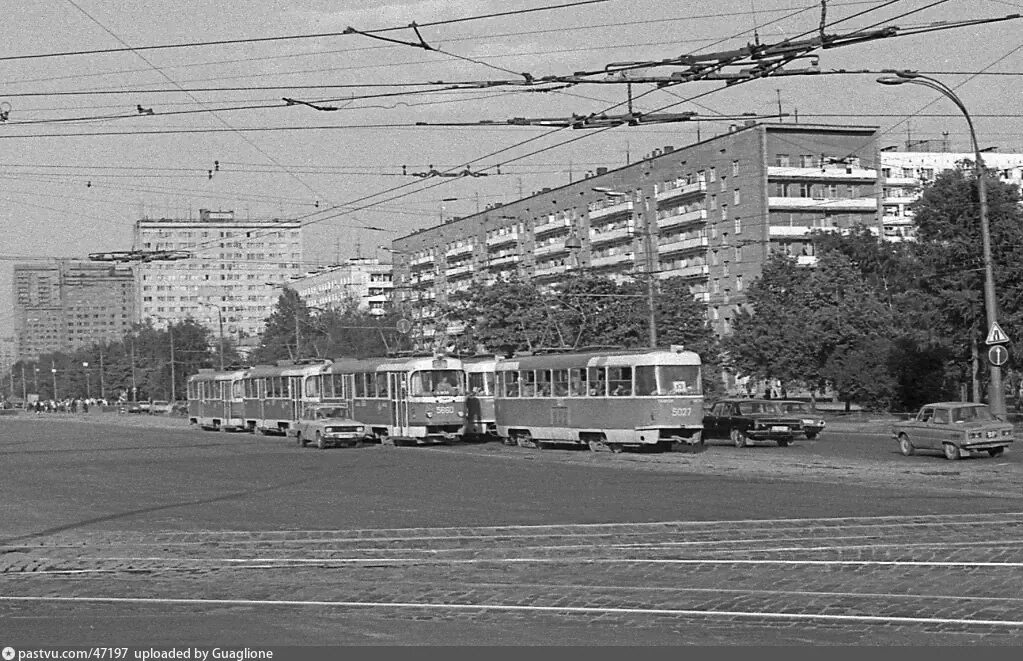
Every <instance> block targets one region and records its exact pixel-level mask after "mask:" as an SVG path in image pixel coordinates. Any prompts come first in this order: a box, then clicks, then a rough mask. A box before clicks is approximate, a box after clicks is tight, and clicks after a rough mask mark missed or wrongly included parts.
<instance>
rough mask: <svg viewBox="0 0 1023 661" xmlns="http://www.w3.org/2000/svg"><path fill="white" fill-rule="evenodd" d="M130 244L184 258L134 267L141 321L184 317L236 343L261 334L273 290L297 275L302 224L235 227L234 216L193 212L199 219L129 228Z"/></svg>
mask: <svg viewBox="0 0 1023 661" xmlns="http://www.w3.org/2000/svg"><path fill="white" fill-rule="evenodd" d="M133 245H134V247H135V248H136V249H138V250H146V251H155V250H173V251H183V252H186V253H190V254H191V256H190V257H189V258H187V259H178V260H169V261H153V262H145V263H142V264H140V265H139V266H138V267H137V270H136V272H137V273H136V284H137V291H136V296H137V299H138V308H137V309H138V319H139V320H140V321H141V320H145V319H152V320H153V321H154V324H155V325H156V326H163V325H165V324H166V323H167V322H168V321H173V322H175V323H177V322H180V321H183V320H185V319H189V318H191V319H195V320H196V321H198V322H199V323H201V324H203V325H204V326H206V327H207V328H209V329H210V330H212V331H213V332H214V334H217V333H218V332H219V326H220V322H221V320H222V321H223V329H224V334H225V336H227V337H230V338H232V339H235V340H239V339H241V338H242V337H245V336H255V335H258V334H259V333H261V332H262V330H263V326H264V325H265V321H266V317H267V316H268V315H269V314H270V311H271V309H272V308H273V305H274V303H275V302H276V301H277V297H278V296H279V295H280V287H282V286H284V285H285V284H286V283H287V282H288V280H289V279H290V278H292V277H293V276H297V275H299V274H300V273H301V272H302V268H301V264H302V225H301V223H299V222H298V221H293V220H279V219H276V218H275V219H263V220H239V219H236V218H235V215H234V212H233V211H209V210H207V209H200V210H199V218H198V220H194V219H191V218H189V219H181V218H159V219H150V218H143V219H142V220H139V221H136V223H135V237H134V244H133ZM218 316H219V317H220V318H218Z"/></svg>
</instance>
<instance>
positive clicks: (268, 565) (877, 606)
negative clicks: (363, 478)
mask: <svg viewBox="0 0 1023 661" xmlns="http://www.w3.org/2000/svg"><path fill="white" fill-rule="evenodd" d="M1021 531H1023V513H997V514H986V515H976V516H971V515H961V516H905V517H898V516H892V517H847V518H840V519H784V520H774V521H718V522H696V523H689V522H653V523H633V524H594V525H566V526H558V525H548V526H494V527H480V528H470V527H459V528H419V529H390V530H338V531H324V530H316V531H303V530H292V531H285V530H282V531H203V532H163V533H152V534H149V535H139V534H120V533H101V532H95V533H80V534H78V535H74V536H72V535H68V534H66V533H64V534H62V535H60V536H55V537H52V538H42V539H39V540H36V542H34V543H33V545H31V546H28V545H19V546H18V547H16V548H15V547H9V548H7V549H5V550H7V551H8V552H7V553H3V554H2V555H0V585H2V586H3V588H4V589H3V591H2V596H0V613H2V612H3V611H4V610H5V609H10V608H15V609H18V610H19V611H24V610H25V609H30V610H36V609H42V610H43V611H46V610H47V609H51V608H68V607H73V608H79V607H90V608H91V607H102V606H104V605H106V606H111V605H124V606H128V605H132V607H139V608H146V609H155V610H156V611H160V610H161V609H172V610H173V609H181V608H188V609H195V608H199V609H221V608H234V607H243V608H247V609H253V608H254V609H265V608H270V609H280V608H286V609H316V610H317V612H320V613H322V612H324V609H326V612H328V613H330V612H333V613H336V614H337V616H339V617H340V616H342V615H344V614H350V613H356V612H358V613H364V615H361V616H360V617H365V616H366V615H365V613H370V614H372V617H378V618H385V619H388V618H402V617H409V616H413V617H417V618H427V619H430V618H440V619H451V618H456V619H458V618H470V620H473V618H484V619H486V618H489V617H492V616H493V614H494V613H503V614H505V615H506V616H510V617H515V618H522V619H525V620H531V619H535V618H556V619H558V620H565V621H575V620H577V619H578V618H583V619H586V618H596V619H597V620H599V621H602V622H610V623H612V624H614V623H622V624H628V625H629V626H633V625H636V626H652V625H651V622H652V621H653V620H656V621H658V622H661V621H663V620H664V619H665V618H668V619H669V620H674V621H678V622H688V623H697V622H698V623H702V624H701V626H707V625H708V624H707V623H708V622H714V623H717V624H715V625H714V626H723V625H721V624H720V623H723V622H728V623H732V625H735V624H736V623H746V624H747V625H750V626H753V625H756V626H761V625H770V624H771V623H774V624H776V625H777V624H780V623H784V624H785V626H798V627H800V629H801V630H805V629H807V628H809V629H810V630H813V629H814V628H820V627H823V628H825V629H828V630H835V629H836V628H837V629H838V630H842V631H848V632H855V635H857V636H862V640H864V641H865V642H869V641H870V640H872V638H871V636H872V635H876V634H878V633H879V632H887V634H888V635H890V633H891V632H892V631H893V630H897V631H908V632H916V634H921V633H928V634H941V635H944V636H947V637H952V638H953V639H957V640H958V639H960V638H963V637H965V638H967V639H971V640H972V639H973V638H976V639H977V640H982V639H985V638H984V636H994V638H995V639H996V640H999V641H1003V642H1004V641H1013V640H1016V641H1019V640H1023V638H1021V637H1023V547H1021V545H1020V543H1019V542H1020V539H1021V538H1023V532H1021ZM964 553H968V556H966V557H964ZM594 579H598V580H594ZM914 635H915V634H914Z"/></svg>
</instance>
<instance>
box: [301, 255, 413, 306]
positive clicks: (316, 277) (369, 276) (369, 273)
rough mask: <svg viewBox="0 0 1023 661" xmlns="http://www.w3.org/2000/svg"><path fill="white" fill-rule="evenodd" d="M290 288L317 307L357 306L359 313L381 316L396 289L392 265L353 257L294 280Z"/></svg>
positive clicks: (372, 258) (371, 258)
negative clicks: (394, 287)
mask: <svg viewBox="0 0 1023 661" xmlns="http://www.w3.org/2000/svg"><path fill="white" fill-rule="evenodd" d="M288 286H289V287H290V288H291V289H294V290H295V292H296V293H298V295H299V296H300V297H301V298H302V300H304V301H305V302H306V304H308V305H311V306H314V307H318V308H323V309H327V310H336V309H340V308H343V307H345V306H346V305H348V304H349V303H354V304H355V305H356V307H357V308H358V309H360V310H366V311H368V312H369V313H370V314H374V315H381V314H383V313H384V309H385V306H386V305H387V301H388V299H389V298H390V295H391V291H392V287H393V283H392V282H391V265H390V264H382V263H381V262H380V260H379V259H377V258H375V257H353V258H351V259H349V260H348V261H347V262H345V263H344V264H335V265H332V266H324V267H321V268H319V269H316V270H314V271H308V272H306V273H305V274H304V275H302V276H299V277H296V278H292V279H291V281H290V282H289V284H288Z"/></svg>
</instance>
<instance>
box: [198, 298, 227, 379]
mask: <svg viewBox="0 0 1023 661" xmlns="http://www.w3.org/2000/svg"><path fill="white" fill-rule="evenodd" d="M200 305H205V306H208V307H211V308H216V309H217V324H218V325H219V327H220V371H221V372H223V371H224V313H223V311H222V310H221V309H220V306H219V305H217V304H216V303H209V302H207V301H203V302H201V303H200Z"/></svg>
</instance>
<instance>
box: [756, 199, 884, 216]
mask: <svg viewBox="0 0 1023 661" xmlns="http://www.w3.org/2000/svg"><path fill="white" fill-rule="evenodd" d="M767 208H768V209H770V210H778V211H781V210H789V209H791V210H797V211H805V210H813V211H846V212H856V211H859V212H863V213H872V212H877V198H875V197H855V198H844V199H843V198H838V199H826V198H815V197H769V198H767Z"/></svg>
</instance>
